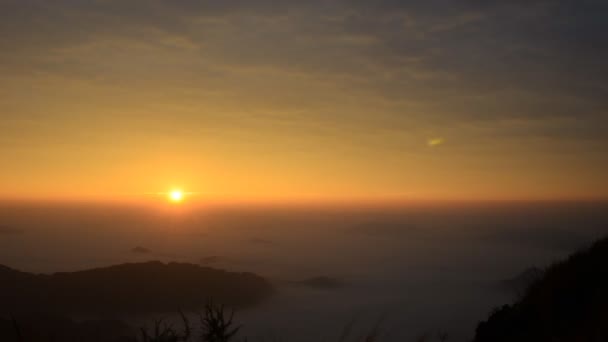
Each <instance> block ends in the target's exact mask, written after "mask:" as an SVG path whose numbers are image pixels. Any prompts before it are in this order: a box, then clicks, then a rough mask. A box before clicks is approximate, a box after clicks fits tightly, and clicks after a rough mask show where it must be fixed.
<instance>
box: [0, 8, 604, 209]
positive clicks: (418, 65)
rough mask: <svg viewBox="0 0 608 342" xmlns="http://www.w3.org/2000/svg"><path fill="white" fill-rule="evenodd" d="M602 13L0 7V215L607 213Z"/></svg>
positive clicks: (557, 10)
mask: <svg viewBox="0 0 608 342" xmlns="http://www.w3.org/2000/svg"><path fill="white" fill-rule="evenodd" d="M607 16H608V3H607V2H605V1H601V0H576V1H574V0H572V1H566V0H563V1H550V0H528V1H523V0H511V1H507V0H504V1H500V0H486V1H481V0H461V1H451V0H450V1H448V0H424V1H423V0H411V1H397V0H375V1H362V0H351V1H346V0H334V1H321V0H308V1H295V0H285V1H270V0H232V1H230V0H225V1H208V0H200V1H195V0H173V1H169V0H149V1H143V0H131V1H129V0H90V1H88V0H82V1H77V0H54V1H47V0H0V161H1V162H0V165H1V167H0V198H3V199H24V198H27V199H35V198H38V199H41V198H44V199H68V198H69V199H92V198H94V199H111V200H116V199H126V198H146V196H148V195H149V194H151V193H158V192H163V191H167V190H168V189H171V188H175V187H178V188H180V189H184V191H190V192H192V193H196V196H197V197H198V198H200V199H203V200H207V201H237V200H238V201H241V200H243V201H300V200H306V201H309V200H310V201H320V200H332V201H333V200H336V201H350V200H362V201H368V200H369V201H376V200H378V201H383V200H389V201H392V200H402V199H407V200H416V199H423V200H537V199H598V198H608V182H606V181H605V178H606V177H605V173H606V171H607V170H608V134H606V130H607V128H608V100H607V99H608V63H606V61H607V60H608V34H607V32H608V21H607V20H606V17H607Z"/></svg>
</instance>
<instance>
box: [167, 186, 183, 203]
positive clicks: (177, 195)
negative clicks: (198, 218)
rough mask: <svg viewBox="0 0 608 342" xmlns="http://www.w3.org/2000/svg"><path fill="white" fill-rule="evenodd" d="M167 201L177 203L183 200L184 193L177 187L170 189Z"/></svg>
mask: <svg viewBox="0 0 608 342" xmlns="http://www.w3.org/2000/svg"><path fill="white" fill-rule="evenodd" d="M168 197H169V201H171V202H173V203H179V202H181V201H183V200H184V193H183V192H182V191H181V190H179V189H174V190H171V191H170V192H169V194H168Z"/></svg>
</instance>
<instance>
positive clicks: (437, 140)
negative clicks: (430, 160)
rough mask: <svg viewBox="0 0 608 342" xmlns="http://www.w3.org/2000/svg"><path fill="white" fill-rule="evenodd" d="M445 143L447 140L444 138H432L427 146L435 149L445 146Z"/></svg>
mask: <svg viewBox="0 0 608 342" xmlns="http://www.w3.org/2000/svg"><path fill="white" fill-rule="evenodd" d="M444 142H445V139H443V138H431V139H429V140H428V141H427V145H429V147H435V146H439V145H443V143H444Z"/></svg>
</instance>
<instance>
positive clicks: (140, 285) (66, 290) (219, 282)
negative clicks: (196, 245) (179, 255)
mask: <svg viewBox="0 0 608 342" xmlns="http://www.w3.org/2000/svg"><path fill="white" fill-rule="evenodd" d="M272 292H273V288H272V286H271V285H270V283H269V282H268V281H266V280H265V279H264V278H262V277H260V276H257V275H255V274H252V273H235V272H227V271H223V270H219V269H214V268H209V267H202V266H199V265H194V264H186V263H168V264H164V263H161V262H159V261H151V262H145V263H129V264H121V265H116V266H110V267H104V268H96V269H91V270H86V271H78V272H69V273H67V272H63V273H55V274H51V275H45V274H31V273H25V272H20V271H17V270H14V269H11V268H8V267H6V266H1V265H0V303H1V304H2V305H1V307H0V310H1V312H0V315H9V314H18V313H22V312H40V311H44V312H52V313H61V314H97V313H111V314H116V313H154V312H175V311H176V310H179V309H183V310H197V309H200V308H201V307H203V306H204V305H205V303H206V302H207V301H208V300H209V299H212V300H214V301H217V302H221V303H225V304H226V305H229V306H231V307H237V308H238V307H245V306H251V305H255V304H256V303H258V302H260V301H261V300H263V299H264V298H266V297H267V296H269V295H270V294H272Z"/></svg>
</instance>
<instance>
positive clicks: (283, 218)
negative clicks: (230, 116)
mask: <svg viewBox="0 0 608 342" xmlns="http://www.w3.org/2000/svg"><path fill="white" fill-rule="evenodd" d="M607 209H608V207H607V206H606V205H599V204H582V203H578V204H575V203H553V204H548V203H535V204H531V203H519V204H513V203H511V204H499V203H493V204H485V205H484V204H468V205H463V204H461V205H447V204H446V205H418V206H403V207H400V208H396V207H393V208H384V209H383V208H378V207H376V208H364V207H357V208H346V207H342V208H331V209H328V208H325V209H323V208H319V207H316V208H313V207H310V208H306V207H300V208H293V207H292V208H270V207H265V208H262V207H257V208H246V207H232V208H231V207H224V208H198V209H195V208H191V207H187V206H181V207H175V208H160V207H157V208H150V207H146V208H143V207H134V206H116V205H115V206H108V205H50V204H36V205H34V204H11V203H3V204H0V264H4V265H6V266H9V267H12V268H16V269H19V270H23V271H28V272H37V273H45V272H56V271H74V270H81V269H87V268H92V267H99V266H108V265H112V264H117V263H124V262H140V261H147V260H162V261H178V262H190V263H197V264H201V265H205V266H211V267H217V268H223V269H227V270H232V271H249V272H255V273H257V274H260V275H262V276H264V277H266V278H267V279H269V280H271V281H272V282H273V283H274V284H275V285H276V287H277V288H278V293H277V294H276V295H275V296H274V297H272V298H271V299H269V300H267V301H266V302H264V303H263V304H261V305H259V306H258V307H255V308H251V309H246V310H242V311H240V312H238V313H237V316H236V319H237V320H238V321H239V322H241V323H243V324H244V327H243V332H244V333H245V334H247V335H248V336H250V337H253V339H255V337H264V338H266V340H268V339H269V338H271V339H272V338H277V339H285V340H290V341H304V340H310V339H311V338H313V337H314V338H320V339H322V340H338V339H339V336H340V335H341V334H342V333H343V330H344V329H345V327H348V326H352V327H353V331H352V332H351V335H352V336H353V337H356V336H358V334H360V333H364V332H367V331H369V330H371V329H373V327H374V326H376V325H378V326H379V327H380V329H379V331H380V335H381V336H382V337H383V341H408V340H415V338H416V337H417V336H421V335H423V334H424V333H426V332H428V333H432V334H436V333H437V332H439V331H445V332H447V333H448V334H449V335H450V339H449V340H450V341H461V340H467V339H469V338H470V337H472V335H473V333H474V329H475V326H476V323H477V322H478V321H479V320H481V319H484V318H485V317H486V316H487V314H488V313H489V312H490V311H491V310H492V308H494V307H496V306H498V305H502V304H504V303H508V302H510V301H512V300H513V299H514V297H515V295H516V294H515V292H514V291H513V290H511V289H509V288H508V287H506V286H505V285H504V280H506V279H511V278H514V277H516V276H517V275H518V274H520V273H521V272H523V271H525V270H526V269H529V268H530V267H534V266H536V267H541V268H542V267H545V266H547V265H550V264H551V263H552V262H554V261H557V260H560V259H562V258H564V257H566V256H567V255H568V254H570V253H571V252H573V251H575V250H577V249H578V248H581V247H584V246H586V245H588V244H589V243H591V242H592V241H593V240H594V239H596V238H598V237H600V236H602V235H603V234H605V233H608V210H607ZM136 247H140V248H136ZM315 277H327V278H329V280H333V281H335V282H336V283H337V284H339V285H341V286H328V288H323V286H320V287H315V286H308V285H306V284H301V283H300V281H302V280H306V279H310V278H315ZM330 283H331V282H330ZM321 285H322V284H321ZM137 319H138V318H133V320H132V321H133V322H136V321H137ZM139 319H140V320H142V318H139ZM137 322H138V321H137Z"/></svg>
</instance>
